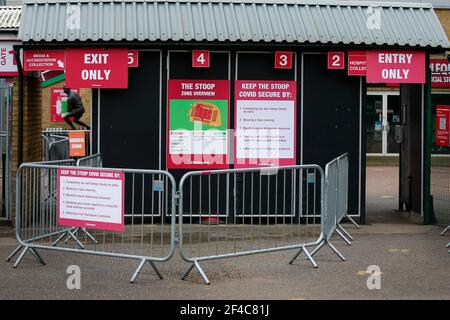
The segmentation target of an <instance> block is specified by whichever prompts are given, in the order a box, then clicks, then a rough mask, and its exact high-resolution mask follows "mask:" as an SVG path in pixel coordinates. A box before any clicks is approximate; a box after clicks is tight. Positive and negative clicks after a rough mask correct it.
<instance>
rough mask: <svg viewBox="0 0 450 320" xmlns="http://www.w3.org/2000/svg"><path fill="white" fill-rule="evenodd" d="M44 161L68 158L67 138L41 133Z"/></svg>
mask: <svg viewBox="0 0 450 320" xmlns="http://www.w3.org/2000/svg"><path fill="white" fill-rule="evenodd" d="M42 138H43V149H44V150H43V153H42V154H43V156H44V161H55V160H62V159H69V138H68V137H64V136H59V135H54V134H51V135H42Z"/></svg>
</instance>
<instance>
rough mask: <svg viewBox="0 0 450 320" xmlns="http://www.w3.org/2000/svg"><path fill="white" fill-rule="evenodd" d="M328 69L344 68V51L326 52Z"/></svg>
mask: <svg viewBox="0 0 450 320" xmlns="http://www.w3.org/2000/svg"><path fill="white" fill-rule="evenodd" d="M328 69H338V70H342V69H345V52H328Z"/></svg>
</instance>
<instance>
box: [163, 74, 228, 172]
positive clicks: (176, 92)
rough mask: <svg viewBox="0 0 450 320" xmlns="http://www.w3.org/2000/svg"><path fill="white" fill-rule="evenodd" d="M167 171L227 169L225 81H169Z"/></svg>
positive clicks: (226, 95)
mask: <svg viewBox="0 0 450 320" xmlns="http://www.w3.org/2000/svg"><path fill="white" fill-rule="evenodd" d="M167 100H168V102H169V105H168V117H167V130H168V131H167V148H166V149H167V154H166V159H167V161H166V163H167V168H176V169H223V168H228V165H229V164H228V163H229V160H228V148H229V147H228V146H229V138H228V128H229V105H230V81H229V80H169V81H168V99H167Z"/></svg>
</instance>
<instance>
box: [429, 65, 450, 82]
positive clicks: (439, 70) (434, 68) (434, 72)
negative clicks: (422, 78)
mask: <svg viewBox="0 0 450 320" xmlns="http://www.w3.org/2000/svg"><path fill="white" fill-rule="evenodd" d="M430 69H431V86H432V87H433V88H450V61H448V59H430Z"/></svg>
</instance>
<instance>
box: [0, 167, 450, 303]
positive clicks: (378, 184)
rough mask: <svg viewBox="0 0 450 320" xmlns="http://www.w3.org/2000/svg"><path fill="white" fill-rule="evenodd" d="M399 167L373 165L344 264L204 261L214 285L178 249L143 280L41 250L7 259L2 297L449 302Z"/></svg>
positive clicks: (436, 253)
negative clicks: (405, 209)
mask: <svg viewBox="0 0 450 320" xmlns="http://www.w3.org/2000/svg"><path fill="white" fill-rule="evenodd" d="M396 170H398V169H397V168H396V167H368V172H367V173H368V181H367V187H368V198H367V210H368V214H367V215H368V216H367V225H365V226H362V228H361V229H360V230H356V229H354V228H353V227H352V226H350V225H348V228H347V229H348V231H349V232H350V233H351V234H352V235H354V237H355V241H354V242H353V245H352V246H347V245H346V244H345V243H344V242H343V241H342V240H340V239H338V238H335V239H334V243H335V245H336V247H338V249H339V250H340V251H341V252H342V253H343V254H344V255H345V256H346V257H347V261H346V262H341V261H340V260H339V259H338V258H337V256H335V255H333V254H332V253H331V251H330V250H329V249H327V248H324V249H323V250H322V251H320V252H319V253H318V254H317V262H318V263H319V268H318V269H314V268H312V267H311V265H310V264H309V263H308V262H307V261H305V260H303V259H298V260H297V261H296V262H295V263H294V264H293V265H289V264H288V261H289V259H290V258H291V256H292V255H293V254H294V253H295V252H294V251H288V252H278V253H270V254H263V255H256V256H250V257H241V258H232V259H225V260H219V261H209V262H204V263H202V265H203V267H204V270H205V272H206V273H207V275H208V277H209V278H210V280H211V282H212V284H211V285H210V286H206V285H204V284H203V282H202V280H201V278H200V277H199V276H198V274H197V273H196V272H192V273H191V275H190V276H189V277H188V278H187V280H185V281H182V280H180V276H181V274H182V272H183V271H184V270H185V269H186V268H187V267H188V266H189V265H188V264H187V263H185V262H183V261H182V260H181V259H180V258H179V256H178V254H175V257H174V259H172V260H171V261H169V262H167V263H164V264H160V265H159V267H160V270H161V272H162V273H163V275H164V276H165V279H164V280H159V279H158V278H157V277H156V275H155V274H154V272H153V271H152V270H151V268H150V266H146V267H145V268H144V271H143V272H142V273H141V275H140V277H139V278H138V280H137V282H136V283H134V284H130V283H129V278H130V277H131V275H132V273H133V272H134V269H135V268H136V267H137V264H138V262H136V261H127V260H122V259H113V258H104V257H93V256H87V255H80V254H67V253H56V252H50V251H41V254H42V256H43V257H44V259H45V261H46V263H47V265H46V266H42V265H39V264H38V263H37V262H36V261H35V260H34V259H33V258H32V257H31V256H27V257H26V258H25V259H24V260H23V262H22V264H21V265H20V266H19V267H18V268H17V269H13V268H12V264H11V263H6V262H4V260H3V261H0V299H450V281H449V280H450V254H448V253H447V250H448V249H446V248H445V245H446V244H447V243H448V242H449V241H450V234H449V235H448V236H445V237H440V236H439V233H440V231H441V230H442V229H441V228H439V227H436V226H423V225H421V224H420V219H417V217H414V216H412V217H411V219H410V217H409V215H408V214H407V213H406V214H405V213H403V214H400V213H396V212H395V211H394V210H393V209H395V208H396V192H397V191H396V190H397V187H398V185H396V179H395V177H396V176H395V172H396ZM15 245H16V242H15V240H14V239H13V235H12V233H11V230H9V229H6V228H2V230H1V232H0V257H2V258H6V257H7V255H8V254H9V252H10V251H11V250H12V249H13V248H14V247H15ZM73 264H74V265H78V266H79V267H80V269H81V290H69V289H67V286H66V280H67V278H68V276H69V275H68V274H66V269H67V267H68V266H69V265H73ZM370 265H376V266H379V268H380V271H381V289H379V290H377V289H375V290H369V289H368V288H367V285H366V282H367V279H368V276H369V275H368V274H367V273H366V270H367V268H368V266H370Z"/></svg>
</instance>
